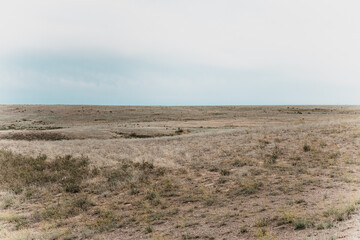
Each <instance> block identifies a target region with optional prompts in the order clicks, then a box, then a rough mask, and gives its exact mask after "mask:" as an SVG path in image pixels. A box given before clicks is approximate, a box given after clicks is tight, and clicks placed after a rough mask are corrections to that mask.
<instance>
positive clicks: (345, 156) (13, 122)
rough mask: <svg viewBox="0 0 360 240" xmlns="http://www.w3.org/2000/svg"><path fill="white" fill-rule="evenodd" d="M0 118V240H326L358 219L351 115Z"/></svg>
mask: <svg viewBox="0 0 360 240" xmlns="http://www.w3.org/2000/svg"><path fill="white" fill-rule="evenodd" d="M4 108H6V111H4V112H2V113H3V115H0V126H4V127H1V129H2V130H0V147H1V148H2V149H3V150H0V165H1V168H0V229H1V230H0V238H1V239H6V237H4V236H8V235H9V233H11V234H14V235H15V234H17V233H19V234H24V236H28V238H32V239H108V238H110V239H111V238H114V239H130V238H131V239H140V238H152V239H166V238H168V237H170V238H171V239H195V238H197V239H218V238H219V239H220V238H221V239H222V238H228V239H237V238H244V239H287V237H288V236H289V233H293V231H294V230H296V232H300V233H301V234H300V233H299V236H300V235H301V236H309V237H315V234H316V233H317V232H318V231H321V233H322V234H325V235H326V237H327V238H329V239H330V238H331V235H329V234H330V233H329V234H327V233H326V231H327V229H330V228H332V230H331V231H332V232H336V231H338V229H340V228H341V226H343V225H342V224H344V225H346V224H347V221H352V220H351V219H352V218H353V217H357V216H358V209H359V201H358V199H359V196H360V194H359V193H360V191H359V190H358V183H359V181H358V180H357V174H358V171H359V170H360V169H359V166H360V165H359V162H358V161H357V159H358V152H357V151H356V150H354V149H357V147H358V146H357V145H358V141H357V140H358V136H360V132H359V130H358V129H359V128H358V126H359V123H358V121H357V117H358V113H360V110H357V109H353V108H350V107H349V108H344V109H341V110H340V109H338V108H331V107H326V108H325V107H323V108H318V109H317V108H313V107H290V108H287V107H259V108H256V107H208V108H207V107H189V108H187V107H179V108H162V107H153V108H142V107H125V106H124V107H121V110H119V108H118V107H110V106H107V107H105V106H103V107H97V106H86V107H79V106H71V107H70V106H67V107H62V106H54V109H51V111H49V109H47V107H43V106H26V107H23V106H22V107H19V108H18V109H17V110H16V108H15V107H13V108H12V109H10V108H11V107H10V106H9V107H4V106H2V107H1V106H0V112H1V111H3V110H2V109H4ZM23 108H27V111H24V110H25V109H23ZM62 108H64V109H65V110H62ZM265 108H266V109H265ZM69 109H72V110H71V111H70V110H69ZM38 110H40V112H39V111H38ZM330 110H332V111H330ZM298 111H299V112H302V113H308V112H311V114H303V115H302V116H299V115H297V114H294V113H297V112H298ZM10 113H11V114H13V116H14V117H12V115H10ZM110 113H111V114H110ZM214 113H216V114H214ZM324 113H327V114H324ZM5 115H6V118H4V117H3V116H5ZM300 117H301V118H300ZM264 119H266V121H264ZM333 119H336V121H333ZM283 123H286V124H283ZM83 126H86V128H85V127H83ZM51 127H56V128H58V129H57V130H56V131H53V130H51V131H50V130H49V129H51ZM90 129H91V131H90ZM40 131H41V132H40ZM160 137H163V138H160ZM75 139H77V140H75ZM55 140H56V141H55ZM66 154H68V155H66ZM319 202H321V204H319ZM280 225H281V226H280ZM170 230H171V231H170ZM344 231H345V232H346V231H347V230H346V229H345V230H344ZM6 234H7V235H6ZM344 234H345V233H344ZM114 236H115V237H114ZM284 236H285V237H284ZM286 236H287V237H286ZM294 239H296V238H294ZM300 239H301V238H300Z"/></svg>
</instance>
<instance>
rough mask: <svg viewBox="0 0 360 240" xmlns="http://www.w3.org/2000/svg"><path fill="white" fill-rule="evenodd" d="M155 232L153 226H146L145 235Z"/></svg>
mask: <svg viewBox="0 0 360 240" xmlns="http://www.w3.org/2000/svg"><path fill="white" fill-rule="evenodd" d="M152 232H153V228H152V226H150V225H149V226H146V228H145V233H152Z"/></svg>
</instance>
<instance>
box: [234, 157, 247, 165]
mask: <svg viewBox="0 0 360 240" xmlns="http://www.w3.org/2000/svg"><path fill="white" fill-rule="evenodd" d="M232 165H233V166H234V167H243V166H245V165H247V163H246V161H245V160H244V159H239V158H238V159H235V160H234V162H233V163H232Z"/></svg>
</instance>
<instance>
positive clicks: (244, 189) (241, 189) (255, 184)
mask: <svg viewBox="0 0 360 240" xmlns="http://www.w3.org/2000/svg"><path fill="white" fill-rule="evenodd" d="M263 185H264V184H263V183H262V182H260V181H255V180H252V179H244V180H241V181H240V182H239V186H238V190H236V192H235V194H236V195H241V194H245V195H251V194H254V193H257V192H258V191H259V190H260V189H261V187H262V186H263Z"/></svg>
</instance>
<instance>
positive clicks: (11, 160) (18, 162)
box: [0, 150, 89, 193]
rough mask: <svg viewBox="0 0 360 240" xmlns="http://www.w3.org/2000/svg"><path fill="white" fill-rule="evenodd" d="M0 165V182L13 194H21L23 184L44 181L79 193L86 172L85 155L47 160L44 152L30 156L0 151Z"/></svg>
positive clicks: (87, 172)
mask: <svg viewBox="0 0 360 240" xmlns="http://www.w3.org/2000/svg"><path fill="white" fill-rule="evenodd" d="M0 164H1V166H2V167H1V168H0V183H3V184H6V185H7V186H8V187H9V188H10V189H11V190H13V191H14V192H15V193H21V192H22V191H23V188H24V187H29V186H33V185H36V186H44V184H58V185H60V186H61V187H62V188H63V189H64V190H65V191H67V192H79V191H80V188H81V187H80V185H81V182H82V180H83V179H84V178H87V177H88V174H89V160H88V158H86V157H80V158H73V157H72V156H70V155H66V156H63V157H56V158H55V160H53V161H47V156H46V155H39V156H37V157H30V156H25V155H21V154H14V153H12V152H10V151H5V150H1V151H0Z"/></svg>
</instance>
